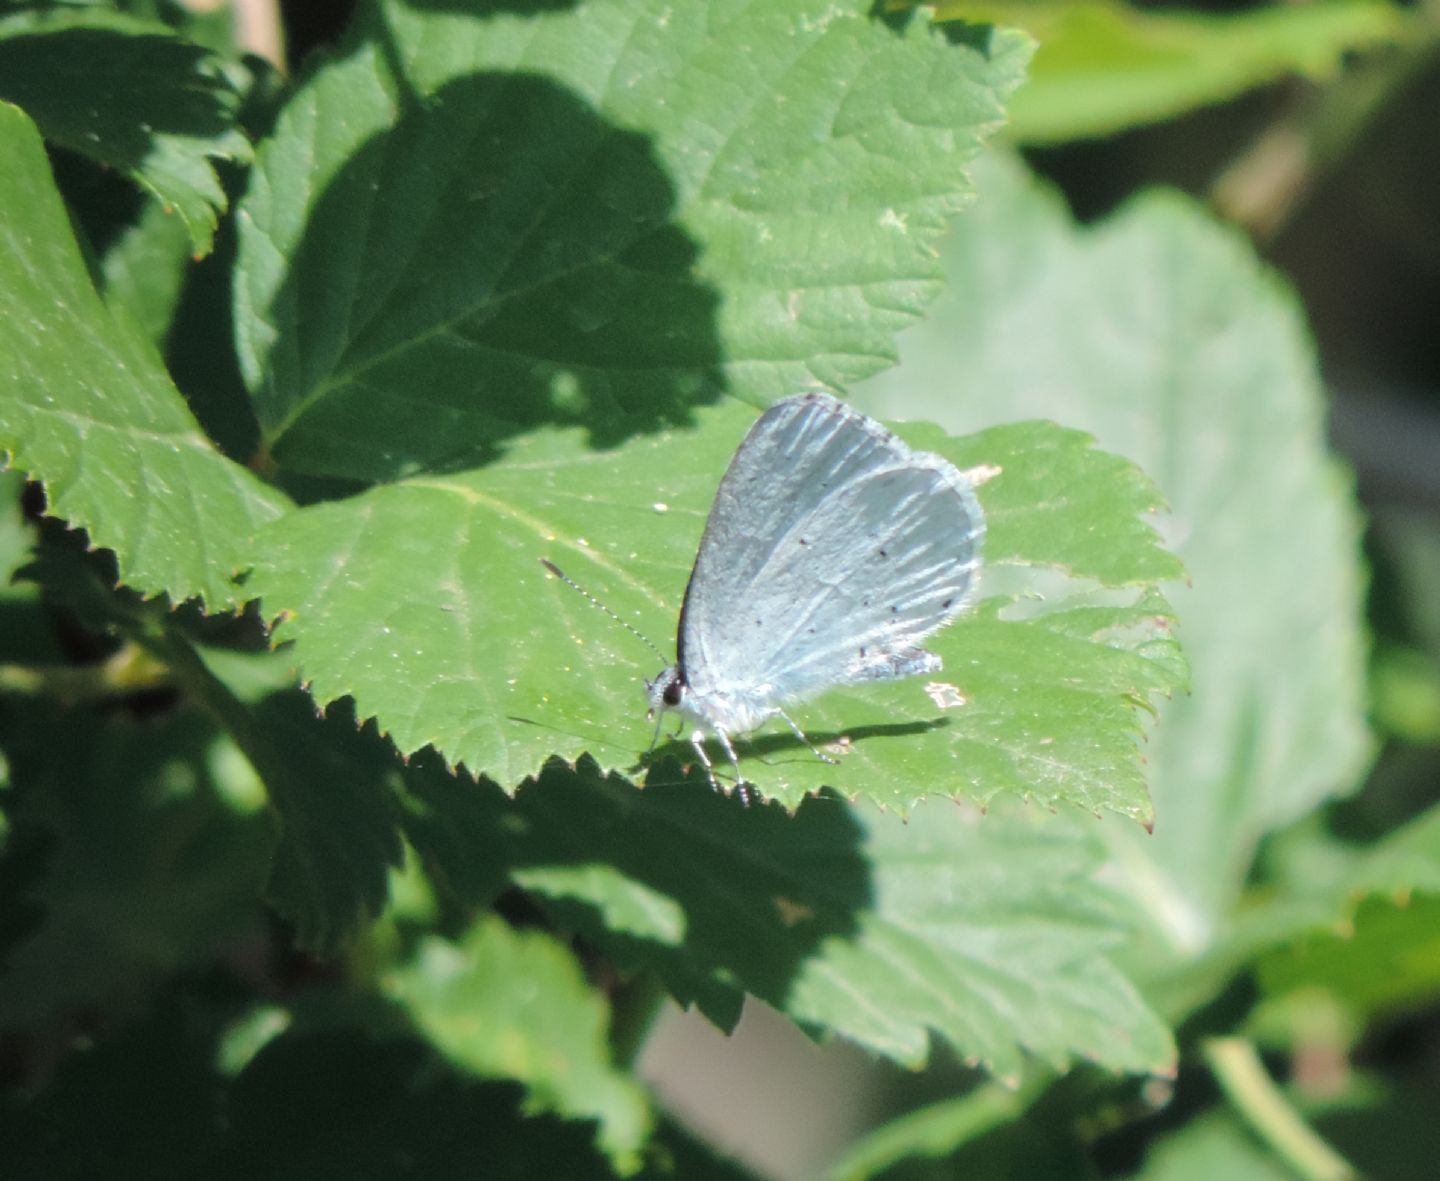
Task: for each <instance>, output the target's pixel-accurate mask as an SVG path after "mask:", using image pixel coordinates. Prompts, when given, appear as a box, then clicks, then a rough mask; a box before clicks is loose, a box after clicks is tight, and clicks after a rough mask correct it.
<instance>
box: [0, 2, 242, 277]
mask: <svg viewBox="0 0 1440 1181" xmlns="http://www.w3.org/2000/svg"><path fill="white" fill-rule="evenodd" d="M0 100H5V101H9V102H12V103H14V104H15V105H16V106H19V107H22V108H24V109H25V111H26V112H27V113H28V114H29V115H30V117H31V118H32V119H34V120H35V122H36V123H37V124H38V125H39V127H40V129H41V131H42V132H44V134H45V138H46V139H48V140H50V141H51V142H52V143H56V144H60V145H61V146H63V147H66V148H68V149H70V150H71V151H72V152H76V153H78V154H80V155H82V156H86V157H88V158H89V159H92V160H94V161H96V162H97V163H99V164H101V165H104V166H105V167H107V168H114V169H118V170H120V171H122V172H124V173H125V174H126V175H128V176H130V177H131V178H132V179H133V180H134V181H135V182H136V183H137V184H139V185H140V186H141V187H142V188H144V189H146V190H148V191H149V192H150V193H151V194H153V195H154V196H155V198H156V199H157V200H158V201H159V203H160V205H161V206H162V207H163V208H164V210H165V212H166V213H167V214H170V215H173V216H176V217H177V218H178V219H179V221H180V222H181V224H182V225H183V226H184V227H185V230H186V232H187V233H188V235H189V238H190V243H191V249H192V252H193V253H194V254H195V255H196V256H197V257H199V256H200V255H204V254H208V253H209V251H210V244H211V241H212V240H213V239H214V236H215V225H216V221H217V219H218V217H219V215H220V213H221V212H222V211H223V210H224V209H225V205H226V197H225V191H224V189H222V188H221V186H220V180H219V177H217V176H216V174H215V168H214V165H213V163H212V161H213V160H217V159H225V160H234V161H237V162H240V163H247V162H248V161H249V159H250V143H249V141H248V140H247V139H246V138H245V137H244V135H242V134H241V133H240V131H239V130H238V129H237V128H236V127H235V113H236V110H237V109H238V107H239V105H240V95H239V93H238V91H237V90H236V88H235V87H234V85H233V84H232V83H231V81H230V80H229V79H228V78H227V77H226V75H225V72H224V69H223V67H222V64H221V62H220V59H219V58H217V57H215V56H214V55H212V54H211V53H210V52H209V51H208V50H205V49H203V48H201V47H200V46H198V45H193V44H191V43H189V42H187V41H183V40H181V39H180V38H178V37H176V36H175V35H174V34H173V33H172V32H171V31H170V30H169V29H167V28H166V27H165V26H163V25H156V24H150V23H148V22H145V21H139V20H135V19H133V18H130V17H127V16H123V15H120V14H118V13H113V12H105V11H103V10H101V9H92V10H90V11H88V12H83V13H81V12H68V13H59V14H55V13H51V14H46V15H45V16H43V17H40V16H36V15H34V14H28V15H25V16H19V17H11V18H10V19H9V20H8V21H5V22H3V23H0ZM7 158H8V153H7Z"/></svg>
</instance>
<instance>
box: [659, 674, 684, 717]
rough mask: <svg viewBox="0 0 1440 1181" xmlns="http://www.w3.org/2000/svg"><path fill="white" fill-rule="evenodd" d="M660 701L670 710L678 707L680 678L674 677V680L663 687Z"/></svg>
mask: <svg viewBox="0 0 1440 1181" xmlns="http://www.w3.org/2000/svg"><path fill="white" fill-rule="evenodd" d="M661 700H662V701H664V702H665V704H666V705H667V706H668V707H669V708H670V709H675V708H676V707H678V706H679V704H680V678H679V677H676V678H675V679H674V680H672V681H671V682H670V683H669V684H668V685H666V686H665V692H664V693H663V694H662V695H661Z"/></svg>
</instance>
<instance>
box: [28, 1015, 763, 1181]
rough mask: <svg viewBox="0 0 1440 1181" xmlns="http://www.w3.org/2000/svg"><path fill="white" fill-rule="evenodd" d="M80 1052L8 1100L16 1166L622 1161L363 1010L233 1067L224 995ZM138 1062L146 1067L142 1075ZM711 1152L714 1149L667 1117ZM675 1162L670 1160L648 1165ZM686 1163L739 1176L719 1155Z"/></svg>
mask: <svg viewBox="0 0 1440 1181" xmlns="http://www.w3.org/2000/svg"><path fill="white" fill-rule="evenodd" d="M182 1000H183V1001H184V1003H183V1004H182V1003H176V1002H171V1003H168V1004H166V1005H164V1006H163V1007H157V1009H156V1011H155V1012H154V1013H153V1014H150V1015H149V1016H148V1017H147V1018H146V1020H144V1021H143V1022H141V1023H137V1024H135V1025H133V1026H131V1027H129V1028H127V1029H125V1030H122V1031H121V1032H120V1033H119V1034H118V1035H115V1036H111V1037H108V1038H99V1039H96V1044H95V1045H94V1046H93V1047H92V1048H90V1049H88V1050H86V1051H84V1052H80V1053H74V1054H71V1055H70V1056H68V1057H67V1058H66V1059H65V1060H64V1061H63V1062H62V1063H61V1064H60V1068H59V1070H58V1071H57V1073H56V1075H55V1077H54V1078H53V1079H52V1080H51V1082H50V1085H49V1086H48V1087H46V1088H45V1089H44V1090H43V1091H42V1092H41V1093H40V1094H38V1095H36V1096H33V1097H31V1098H30V1100H29V1102H26V1103H6V1104H4V1105H0V1163H3V1164H4V1166H5V1175H6V1176H7V1177H14V1178H31V1177H34V1178H40V1177H45V1178H82V1177H98V1176H105V1177H147V1178H182V1177H205V1178H208V1179H212V1181H252V1179H253V1178H257V1177H265V1178H267V1179H270V1181H301V1179H302V1178H318V1177H345V1178H348V1179H350V1181H369V1179H372V1178H373V1179H375V1181H381V1179H393V1178H395V1177H397V1176H406V1175H413V1176H416V1177H466V1176H473V1177H481V1176H483V1177H485V1178H486V1179H487V1181H529V1179H530V1178H538V1177H544V1178H563V1177H577V1178H579V1177H585V1178H600V1177H607V1176H611V1175H612V1173H611V1170H610V1169H608V1168H607V1166H606V1162H605V1160H604V1159H603V1158H602V1157H601V1156H600V1155H599V1154H598V1153H597V1152H596V1151H595V1149H594V1147H593V1144H592V1142H593V1135H592V1134H591V1130H590V1129H589V1128H587V1127H585V1126H584V1125H583V1124H576V1123H574V1122H569V1121H564V1120H560V1119H556V1118H554V1117H553V1116H547V1115H545V1114H543V1113H539V1112H534V1111H527V1110H526V1109H525V1096H524V1093H523V1091H522V1090H521V1088H520V1087H518V1086H516V1085H514V1084H500V1083H489V1082H475V1081H472V1080H469V1079H465V1078H463V1077H461V1076H460V1075H458V1074H457V1073H456V1072H454V1071H451V1070H449V1069H447V1068H445V1067H444V1065H443V1064H442V1063H440V1062H438V1061H437V1059H436V1057H435V1055H434V1053H433V1052H432V1051H431V1050H430V1049H429V1048H428V1047H426V1046H425V1045H423V1044H421V1043H420V1042H418V1041H416V1040H415V1039H413V1038H394V1037H385V1038H379V1039H375V1038H371V1037H368V1036H366V1034H365V1033H364V1032H363V1031H361V1030H357V1029H356V1028H354V1027H353V1026H341V1027H332V1028H330V1029H327V1030H325V1031H323V1032H293V1031H292V1032H288V1033H285V1034H282V1035H281V1036H279V1037H276V1038H274V1039H272V1040H271V1041H269V1042H268V1043H267V1044H266V1045H265V1046H264V1047H263V1048H262V1049H261V1050H260V1052H259V1053H258V1054H257V1055H256V1056H255V1058H254V1059H253V1060H252V1061H251V1062H250V1063H249V1064H248V1065H247V1066H246V1067H245V1069H244V1070H243V1071H242V1072H241V1073H240V1075H239V1076H238V1077H237V1078H235V1079H234V1080H233V1081H230V1080H227V1079H225V1078H224V1077H223V1076H221V1075H220V1074H219V1072H218V1071H217V1070H216V1069H215V1056H216V1051H215V1046H214V1041H215V1036H214V1031H213V1030H210V1029H207V1028H206V1027H205V1026H206V1023H207V1021H208V1022H209V1023H211V1024H213V1023H214V1022H215V1015H214V1013H213V1007H212V1005H207V1003H206V1002H209V1001H211V998H208V997H203V996H197V995H195V994H186V995H185V996H184V997H183V998H182ZM136 1072H139V1074H140V1077H143V1078H144V1080H145V1085H144V1086H143V1087H140V1086H135V1085H134V1080H135V1078H136ZM666 1139H667V1140H668V1141H671V1142H674V1143H675V1144H676V1145H677V1147H678V1148H680V1149H681V1151H683V1152H684V1153H685V1154H686V1155H685V1157H684V1159H685V1160H686V1161H687V1162H689V1163H694V1164H699V1163H700V1162H702V1161H704V1160H705V1156H704V1155H703V1154H702V1153H701V1152H699V1151H698V1150H696V1149H695V1148H694V1147H693V1146H690V1145H687V1144H686V1143H685V1142H684V1140H683V1138H681V1137H678V1136H676V1135H675V1134H674V1133H668V1134H667V1136H666ZM650 1175H654V1176H657V1177H658V1176H662V1175H666V1174H664V1173H663V1172H660V1171H657V1172H656V1173H654V1174H647V1176H650ZM678 1175H679V1176H682V1177H685V1178H687V1179H688V1178H691V1177H694V1178H698V1179H705V1178H711V1177H714V1178H726V1179H730V1178H733V1177H734V1176H735V1174H734V1173H733V1172H732V1171H729V1170H721V1169H714V1168H713V1167H712V1168H711V1169H706V1170H702V1171H697V1172H694V1173H690V1172H686V1173H682V1174H678Z"/></svg>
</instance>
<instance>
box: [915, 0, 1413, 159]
mask: <svg viewBox="0 0 1440 1181" xmlns="http://www.w3.org/2000/svg"><path fill="white" fill-rule="evenodd" d="M936 18H937V19H939V20H963V21H971V22H974V21H995V22H997V23H1000V24H1008V25H1018V26H1020V27H1021V28H1023V29H1025V30H1026V31H1027V32H1028V33H1030V34H1031V35H1032V36H1034V37H1035V38H1036V40H1037V41H1038V42H1039V47H1038V48H1037V50H1036V52H1035V60H1034V62H1033V63H1032V65H1031V68H1030V77H1029V81H1028V82H1027V84H1026V85H1025V86H1024V87H1022V88H1021V89H1020V90H1019V92H1017V94H1016V95H1015V98H1014V99H1013V101H1012V103H1011V107H1010V115H1011V120H1012V134H1013V135H1014V136H1015V138H1016V139H1018V140H1019V141H1020V142H1022V143H1028V144H1044V143H1059V142H1062V141H1064V140H1069V139H1081V138H1085V137H1091V136H1099V135H1110V134H1113V133H1114V132H1117V131H1122V130H1124V129H1125V128H1128V127H1134V126H1137V125H1140V124H1145V123H1155V122H1159V121H1160V120H1162V119H1168V118H1171V117H1173V116H1175V115H1180V114H1184V113H1185V112H1186V111H1189V110H1192V109H1194V108H1195V107H1199V106H1204V105H1207V104H1210V103H1217V102H1223V101H1225V100H1226V99H1230V98H1234V97H1236V96H1237V95H1239V94H1242V93H1244V92H1245V91H1246V90H1249V89H1251V88H1253V87H1256V86H1262V85H1264V84H1266V83H1269V82H1276V81H1279V80H1280V79H1282V78H1285V77H1288V76H1290V75H1296V74H1298V75H1301V76H1303V77H1306V78H1311V79H1315V80H1324V79H1327V78H1330V77H1332V76H1333V75H1334V74H1335V73H1336V72H1337V70H1339V68H1340V65H1341V62H1342V61H1343V59H1344V58H1345V56H1346V55H1347V54H1349V53H1352V52H1354V51H1356V50H1362V49H1369V48H1374V47H1376V46H1380V45H1390V44H1395V43H1396V42H1398V41H1400V40H1401V39H1402V37H1403V36H1404V34H1405V28H1406V26H1405V23H1404V15H1403V14H1402V12H1401V11H1400V10H1399V8H1398V7H1396V6H1395V5H1392V4H1386V3H1375V2H1374V0H1332V2H1329V3H1320V4H1269V5H1258V6H1255V7H1252V8H1250V9H1249V10H1248V11H1243V12H1226V13H1214V12H1195V11H1182V10H1179V9H1174V10H1171V11H1165V10H1164V9H1160V10H1147V9H1142V8H1139V7H1136V6H1134V5H1130V4H1124V3H1120V2H1119V0H1087V2H1085V3H1045V2H1042V3H1035V2H1033V0H1010V2H1008V3H1007V2H1001V3H971V2H970V0H947V2H945V3H941V4H939V5H937V7H936Z"/></svg>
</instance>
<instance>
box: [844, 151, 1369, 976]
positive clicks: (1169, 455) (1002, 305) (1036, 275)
mask: <svg viewBox="0 0 1440 1181" xmlns="http://www.w3.org/2000/svg"><path fill="white" fill-rule="evenodd" d="M977 178H978V180H979V183H980V187H981V192H982V194H983V196H982V199H981V201H980V202H979V203H978V204H977V205H976V207H975V208H974V209H973V210H972V212H971V213H970V214H969V215H968V216H967V217H965V218H964V219H961V221H960V222H958V223H957V225H956V231H955V236H954V237H953V238H952V239H951V242H950V244H949V247H948V249H947V253H946V255H945V258H944V262H945V265H946V269H947V272H948V273H949V275H950V277H951V282H952V289H951V291H949V292H948V293H947V294H946V296H945V297H944V299H943V301H941V302H940V303H937V305H936V308H935V314H934V317H933V318H932V320H931V321H930V323H929V324H927V325H926V327H925V328H924V329H921V330H917V331H915V332H914V333H912V334H910V335H909V336H908V337H906V338H905V339H904V340H903V341H902V354H903V360H902V364H901V366H900V368H899V369H897V370H894V371H893V372H892V373H890V374H887V375H886V376H885V377H884V378H881V379H877V380H876V381H875V382H873V383H871V384H870V385H869V386H867V387H866V388H865V389H864V390H863V391H857V394H858V395H859V398H860V401H861V402H862V404H864V405H866V406H867V407H869V408H872V409H883V408H885V407H887V406H903V407H905V410H906V412H907V413H909V414H914V415H924V416H926V417H930V418H934V419H936V420H938V421H940V422H941V423H942V424H944V425H947V426H948V427H949V428H950V429H952V430H972V429H975V428H977V427H980V426H984V425H986V424H988V423H991V422H995V421H997V420H1002V419H1010V418H1013V417H1014V416H1016V415H1017V414H1049V415H1053V416H1054V417H1056V418H1057V419H1059V420H1061V421H1063V422H1066V423H1069V424H1072V425H1075V426H1079V427H1082V428H1085V429H1088V430H1091V431H1093V432H1094V434H1095V435H1096V437H1097V438H1098V440H1099V442H1100V445H1101V446H1105V447H1107V448H1111V449H1113V450H1114V451H1115V452H1117V453H1118V454H1121V455H1125V456H1127V457H1129V458H1131V459H1133V460H1134V461H1136V462H1137V463H1139V464H1140V466H1141V467H1142V468H1144V469H1145V470H1146V471H1147V472H1149V473H1150V474H1151V475H1152V476H1153V477H1154V478H1155V480H1156V482H1157V484H1158V485H1159V486H1160V489H1161V491H1162V492H1163V493H1164V494H1165V496H1166V497H1167V499H1168V500H1169V501H1170V504H1171V507H1172V514H1171V515H1170V516H1168V517H1163V518H1161V520H1160V522H1159V524H1160V527H1161V529H1162V531H1163V532H1164V534H1165V536H1166V538H1167V540H1168V541H1169V542H1170V544H1171V546H1172V548H1173V549H1174V550H1175V552H1176V553H1177V554H1178V555H1179V556H1180V558H1181V559H1182V560H1183V561H1184V562H1185V566H1186V569H1187V571H1188V573H1189V575H1190V579H1191V582H1192V584H1193V585H1192V586H1188V587H1183V588H1179V589H1177V590H1175V591H1174V592H1173V600H1174V603H1175V607H1176V613H1177V614H1178V616H1179V634H1180V635H1181V636H1182V637H1183V639H1184V641H1185V651H1186V655H1187V657H1188V659H1189V661H1190V664H1191V683H1192V692H1191V694H1190V695H1189V696H1186V697H1182V698H1178V699H1176V700H1174V701H1172V702H1169V703H1168V704H1167V705H1166V706H1165V707H1164V708H1163V709H1162V716H1161V721H1160V724H1159V725H1158V726H1157V727H1156V728H1155V731H1154V733H1153V734H1152V735H1151V736H1150V739H1149V743H1148V749H1147V751H1146V760H1147V763H1148V767H1149V782H1150V787H1151V791H1152V792H1153V794H1154V797H1155V811H1156V817H1157V820H1156V825H1155V833H1154V837H1153V838H1149V837H1147V836H1146V835H1145V834H1143V833H1136V832H1134V831H1133V830H1130V829H1128V828H1127V827H1126V826H1117V825H1106V826H1104V827H1103V828H1102V829H1101V831H1102V833H1103V834H1104V836H1105V837H1106V838H1107V840H1108V841H1109V842H1110V844H1111V846H1112V852H1113V856H1114V859H1115V864H1114V866H1113V868H1112V870H1111V872H1112V873H1113V874H1114V875H1115V876H1114V880H1115V881H1117V882H1120V881H1124V882H1126V883H1127V885H1126V886H1125V887H1124V888H1125V889H1126V891H1127V892H1128V893H1129V894H1130V896H1131V897H1132V898H1133V900H1134V902H1135V903H1136V904H1137V905H1138V907H1139V908H1140V910H1141V911H1142V912H1143V913H1144V914H1145V915H1146V916H1147V927H1148V929H1149V936H1148V938H1147V940H1146V941H1145V942H1144V943H1143V946H1137V949H1136V951H1135V953H1134V954H1135V957H1136V963H1137V967H1138V968H1140V969H1142V970H1143V972H1144V974H1145V976H1146V977H1148V978H1151V979H1152V980H1154V979H1157V978H1159V977H1163V976H1165V975H1166V974H1167V973H1168V972H1171V971H1173V973H1174V978H1175V979H1176V980H1178V981H1181V982H1183V981H1184V978H1185V975H1186V972H1187V971H1188V970H1189V969H1188V968H1187V967H1186V965H1187V964H1189V963H1191V962H1192V960H1193V958H1194V957H1196V956H1198V955H1200V954H1202V953H1204V952H1205V951H1206V949H1208V948H1211V947H1213V946H1214V945H1215V944H1216V943H1217V941H1219V940H1222V939H1224V938H1226V937H1227V936H1228V930H1227V927H1228V924H1229V923H1230V922H1231V917H1232V907H1233V906H1234V904H1235V902H1236V899H1237V898H1238V896H1239V894H1240V891H1241V888H1242V885H1243V883H1244V881H1245V877H1246V873H1247V871H1248V869H1249V866H1250V863H1251V860H1252V857H1253V854H1254V850H1255V846H1256V843H1257V842H1258V841H1259V839H1260V838H1261V836H1263V835H1264V834H1265V833H1266V832H1269V831H1271V830H1273V829H1275V828H1278V827H1279V826H1281V825H1284V824H1286V823H1288V822H1290V821H1293V820H1294V819H1295V818H1297V817H1299V816H1301V815H1304V814H1305V813H1306V812H1308V811H1310V810H1311V809H1313V808H1314V807H1315V806H1316V804H1318V803H1319V802H1320V801H1321V800H1323V799H1325V798H1327V797H1329V796H1332V795H1334V794H1336V793H1339V792H1347V791H1351V790H1353V789H1354V787H1355V786H1356V784H1357V783H1358V781H1359V778H1360V775H1361V773H1362V771H1363V769H1364V767H1365V766H1366V763H1367V761H1368V759H1369V753H1370V745H1369V744H1370V740H1369V734H1368V732H1367V729H1366V726H1365V721H1364V718H1365V705H1364V683H1365V681H1364V660H1363V653H1364V645H1363V641H1362V633H1361V612H1360V596H1361V574H1360V565H1359V555H1358V551H1357V546H1356V535H1357V531H1358V522H1357V520H1356V511H1355V507H1354V502H1353V500H1352V499H1351V496H1350V492H1349V486H1348V482H1347V480H1346V479H1345V477H1344V475H1343V473H1341V472H1340V471H1339V469H1338V468H1337V467H1336V465H1335V464H1334V463H1333V462H1332V461H1331V459H1330V458H1329V456H1328V455H1327V453H1326V450H1325V443H1324V435H1323V404H1322V402H1321V399H1320V389H1319V380H1318V377H1317V375H1316V373H1315V367H1314V359H1313V356H1312V352H1311V346H1310V343H1309V341H1308V339H1307V338H1306V336H1305V333H1304V326H1303V322H1302V320H1301V317H1300V315H1299V311H1298V309H1297V307H1296V305H1295V302H1294V298H1293V296H1292V295H1291V294H1290V293H1289V291H1288V290H1286V289H1285V288H1284V287H1283V286H1282V285H1281V284H1280V283H1279V282H1278V281H1277V280H1276V279H1275V278H1274V277H1273V276H1272V275H1270V274H1268V273H1266V272H1265V271H1264V270H1263V269H1262V268H1261V267H1260V265H1259V264H1258V263H1257V261H1256V259H1255V257H1254V255H1253V252H1252V251H1251V250H1250V248H1249V247H1248V245H1246V244H1245V243H1244V242H1243V241H1241V240H1240V239H1239V238H1238V237H1237V236H1235V235H1234V234H1232V233H1231V232H1229V231H1227V230H1224V229H1222V228H1220V227H1218V226H1216V225H1215V224H1214V223H1213V222H1211V221H1210V220H1209V219H1208V218H1207V217H1206V216H1205V215H1204V214H1203V213H1201V212H1200V211H1199V210H1198V209H1197V208H1195V207H1194V206H1193V205H1191V204H1190V203H1188V202H1187V201H1185V200H1183V199H1181V198H1179V197H1176V196H1173V195H1167V194H1153V195H1150V196H1147V197H1144V198H1141V199H1139V200H1136V201H1134V202H1132V203H1131V204H1130V205H1128V206H1126V207H1125V208H1124V209H1122V210H1121V211H1120V212H1119V213H1118V214H1116V215H1115V216H1114V217H1113V218H1111V219H1110V220H1109V221H1107V222H1104V223H1102V224H1100V225H1098V226H1096V227H1094V228H1089V229H1082V228H1079V227H1076V226H1075V225H1074V224H1073V223H1072V222H1071V221H1070V219H1069V218H1068V216H1067V215H1066V213H1065V211H1064V209H1063V208H1062V207H1061V206H1060V204H1059V202H1058V201H1057V200H1056V199H1055V198H1054V196H1052V195H1051V194H1050V193H1048V192H1046V191H1044V190H1042V189H1041V188H1039V187H1038V186H1037V185H1035V184H1034V183H1033V182H1032V181H1031V180H1030V178H1029V177H1028V176H1026V175H1025V174H1024V173H1023V172H1022V171H1021V170H1020V169H1019V168H1018V167H1017V166H1016V165H1014V164H1013V163H1010V162H1009V161H1008V159H1005V158H1001V157H997V158H994V159H993V160H989V161H986V166H984V167H982V168H980V169H978V170H977ZM1037 325H1043V331H1040V330H1038V329H1037ZM960 372H963V374H964V379H963V391H962V390H961V388H960V387H957V385H956V381H957V378H956V374H957V373H960ZM957 630H958V629H957Z"/></svg>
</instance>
